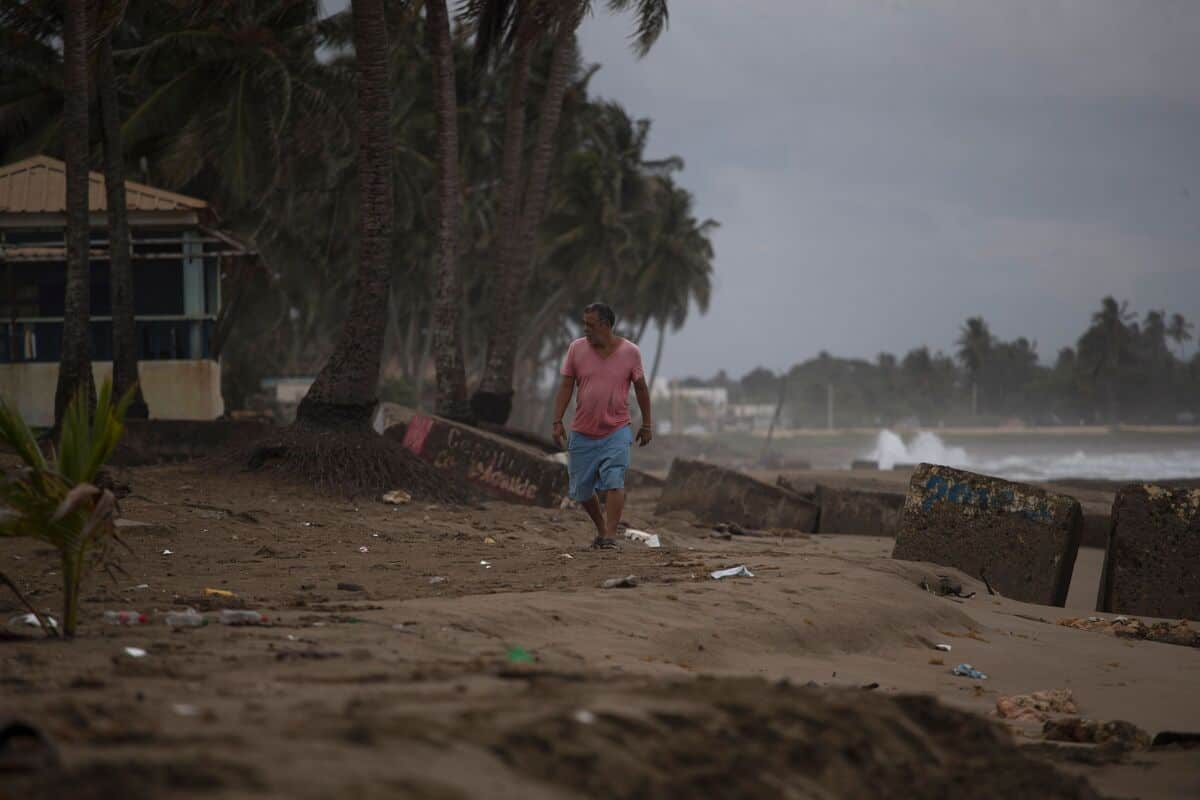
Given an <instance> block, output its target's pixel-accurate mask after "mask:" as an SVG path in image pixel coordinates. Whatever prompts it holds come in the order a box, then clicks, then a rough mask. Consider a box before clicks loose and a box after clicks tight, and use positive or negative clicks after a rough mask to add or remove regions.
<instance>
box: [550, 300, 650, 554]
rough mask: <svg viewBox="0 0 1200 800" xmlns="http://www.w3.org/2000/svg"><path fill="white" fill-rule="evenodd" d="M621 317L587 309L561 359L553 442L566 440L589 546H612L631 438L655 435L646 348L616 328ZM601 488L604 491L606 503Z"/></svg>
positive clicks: (646, 440) (598, 307) (642, 440)
mask: <svg viewBox="0 0 1200 800" xmlns="http://www.w3.org/2000/svg"><path fill="white" fill-rule="evenodd" d="M616 321H617V318H616V315H615V314H614V313H613V310H612V309H611V308H610V307H609V306H607V305H605V304H604V303H592V304H591V305H590V306H588V307H587V308H585V309H584V310H583V338H582V339H576V340H575V341H573V342H571V347H570V348H569V349H568V350H567V357H566V359H565V360H564V361H563V367H562V383H561V384H559V387H558V394H557V395H555V397H554V441H555V442H556V443H557V444H558V446H559V447H562V446H563V442H564V440H565V441H566V443H567V472H568V474H569V475H570V479H571V481H570V496H571V499H572V500H575V501H576V502H579V503H582V504H583V508H584V510H585V511H587V513H588V516H589V517H591V518H592V522H594V523H596V539H595V541H593V542H592V546H593V547H596V548H606V549H614V548H616V546H617V524H618V523H619V522H620V521H621V512H622V511H623V510H624V509H625V470H626V469H628V468H629V448H630V446H631V445H632V444H633V441H634V439H636V440H637V443H638V445H639V446H641V447H645V446H646V445H648V444H650V440H651V439H652V438H653V427H652V426H653V423H652V422H651V421H650V389H649V387H647V386H646V375H645V373H644V372H643V371H642V351H641V350H639V349H638V347H637V345H636V344H634V343H633V342H630V341H627V340H625V339H622V338H621V337H620V336H617V335H616V334H614V333H613V325H614V324H615V323H616ZM631 383H632V384H633V391H634V394H635V395H636V396H637V403H638V407H639V408H640V409H641V410H642V423H641V427H640V428H638V432H637V435H636V436H635V435H634V434H633V431H632V430H630V421H629V385H630V384H631ZM576 386H578V387H579V396H578V397H577V398H576V400H575V418H574V420H573V421H572V422H571V434H570V436H568V435H567V433H566V431H565V430H564V429H563V414H565V413H566V412H567V405H568V404H569V403H570V402H571V395H572V393H574V391H575V388H576ZM597 491H602V492H606V493H607V497H606V498H605V503H604V507H601V506H600V499H599V498H598V497H597V496H596V492H597Z"/></svg>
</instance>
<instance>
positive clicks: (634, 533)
mask: <svg viewBox="0 0 1200 800" xmlns="http://www.w3.org/2000/svg"><path fill="white" fill-rule="evenodd" d="M625 538H626V539H632V540H633V541H635V542H641V543H642V544H644V545H646V547H662V542H661V541H659V538H658V534H657V533H647V532H646V531H639V530H638V529H637V528H626V529H625Z"/></svg>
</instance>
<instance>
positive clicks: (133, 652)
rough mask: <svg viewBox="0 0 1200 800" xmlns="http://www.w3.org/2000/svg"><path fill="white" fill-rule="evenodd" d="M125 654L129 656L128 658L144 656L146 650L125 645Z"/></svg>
mask: <svg viewBox="0 0 1200 800" xmlns="http://www.w3.org/2000/svg"><path fill="white" fill-rule="evenodd" d="M125 655H127V656H129V657H130V658H145V657H146V651H145V650H143V649H142V648H140V647H126V648H125Z"/></svg>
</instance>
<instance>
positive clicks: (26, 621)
mask: <svg viewBox="0 0 1200 800" xmlns="http://www.w3.org/2000/svg"><path fill="white" fill-rule="evenodd" d="M43 618H44V619H45V620H46V624H47V625H49V626H50V627H51V628H56V629H57V628H58V620H56V619H55V618H54V617H51V616H48V615H43ZM8 624H9V626H10V627H14V628H18V627H28V628H40V627H42V623H40V622H38V618H37V614H17V615H16V616H15V617H13V618H12V619H10V620H9V621H8Z"/></svg>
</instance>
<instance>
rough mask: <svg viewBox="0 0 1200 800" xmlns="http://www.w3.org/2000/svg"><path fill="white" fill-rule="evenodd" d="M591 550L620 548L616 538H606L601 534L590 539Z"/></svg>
mask: <svg viewBox="0 0 1200 800" xmlns="http://www.w3.org/2000/svg"><path fill="white" fill-rule="evenodd" d="M592 549H593V550H620V549H621V548H620V547H619V546H618V545H617V540H616V539H606V538H605V537H603V536H597V537H596V538H595V539H593V540H592Z"/></svg>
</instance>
